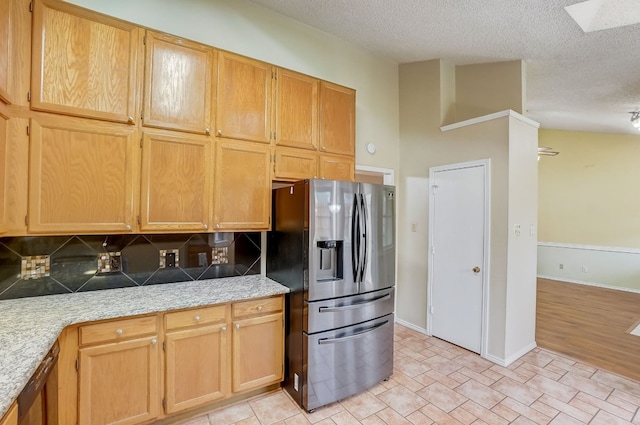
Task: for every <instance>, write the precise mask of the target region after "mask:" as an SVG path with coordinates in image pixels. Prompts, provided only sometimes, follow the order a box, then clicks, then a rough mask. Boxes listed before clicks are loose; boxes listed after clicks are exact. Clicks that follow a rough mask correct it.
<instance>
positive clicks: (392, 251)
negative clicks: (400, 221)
mask: <svg viewBox="0 0 640 425" xmlns="http://www.w3.org/2000/svg"><path fill="white" fill-rule="evenodd" d="M360 194H361V195H362V196H363V199H364V204H365V206H366V214H365V217H366V225H365V228H366V238H365V245H366V247H367V255H366V262H365V264H364V273H363V278H362V282H361V283H360V287H359V292H360V293H365V292H370V291H376V290H378V289H382V288H388V287H391V286H394V285H395V273H396V269H395V264H396V263H395V261H396V260H395V257H396V243H395V239H396V237H395V236H396V235H395V188H394V187H393V186H382V185H375V184H368V183H360Z"/></svg>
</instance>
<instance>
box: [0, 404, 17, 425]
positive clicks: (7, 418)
mask: <svg viewBox="0 0 640 425" xmlns="http://www.w3.org/2000/svg"><path fill="white" fill-rule="evenodd" d="M0 425H18V405H17V404H16V403H15V402H14V403H13V404H12V405H11V407H9V411H8V412H7V413H6V414H5V415H4V416H3V417H2V418H1V419H0Z"/></svg>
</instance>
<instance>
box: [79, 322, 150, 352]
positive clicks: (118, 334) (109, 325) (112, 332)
mask: <svg viewBox="0 0 640 425" xmlns="http://www.w3.org/2000/svg"><path fill="white" fill-rule="evenodd" d="M157 332H158V330H157V320H156V316H151V317H140V318H135V319H124V320H115V321H113V322H105V323H98V324H95V325H87V326H81V327H80V345H87V344H95V343H98V342H116V341H122V340H126V339H131V338H134V337H138V336H143V335H149V334H154V333H157Z"/></svg>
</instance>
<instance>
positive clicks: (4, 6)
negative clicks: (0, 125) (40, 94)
mask: <svg viewBox="0 0 640 425" xmlns="http://www.w3.org/2000/svg"><path fill="white" fill-rule="evenodd" d="M10 16H11V2H10V1H9V0H2V1H0V100H2V101H4V102H5V103H11V101H10V99H9V98H10V96H9V85H10V81H9V75H10V74H9V73H10V70H11V68H10V66H11V63H10V60H9V58H10V57H11V21H10Z"/></svg>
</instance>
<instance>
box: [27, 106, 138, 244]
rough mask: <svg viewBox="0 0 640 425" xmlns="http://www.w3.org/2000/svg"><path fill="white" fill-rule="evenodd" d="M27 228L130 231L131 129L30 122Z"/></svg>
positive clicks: (78, 122) (53, 119)
mask: <svg viewBox="0 0 640 425" xmlns="http://www.w3.org/2000/svg"><path fill="white" fill-rule="evenodd" d="M30 129H31V130H30V131H31V136H30V150H29V226H28V227H29V231H30V232H41V233H69V232H77V233H93V232H98V233H100V232H129V231H131V230H132V229H133V224H132V223H133V215H134V214H133V193H134V192H133V191H134V184H135V183H134V175H137V173H136V174H134V168H133V167H134V165H135V164H137V160H136V158H139V156H138V153H137V152H138V151H139V148H138V143H137V140H134V139H135V138H134V135H135V134H136V133H137V131H136V130H135V129H134V128H132V127H131V126H128V125H123V124H112V123H100V122H96V121H88V120H82V119H77V118H63V117H39V118H36V119H32V120H31V126H30Z"/></svg>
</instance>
